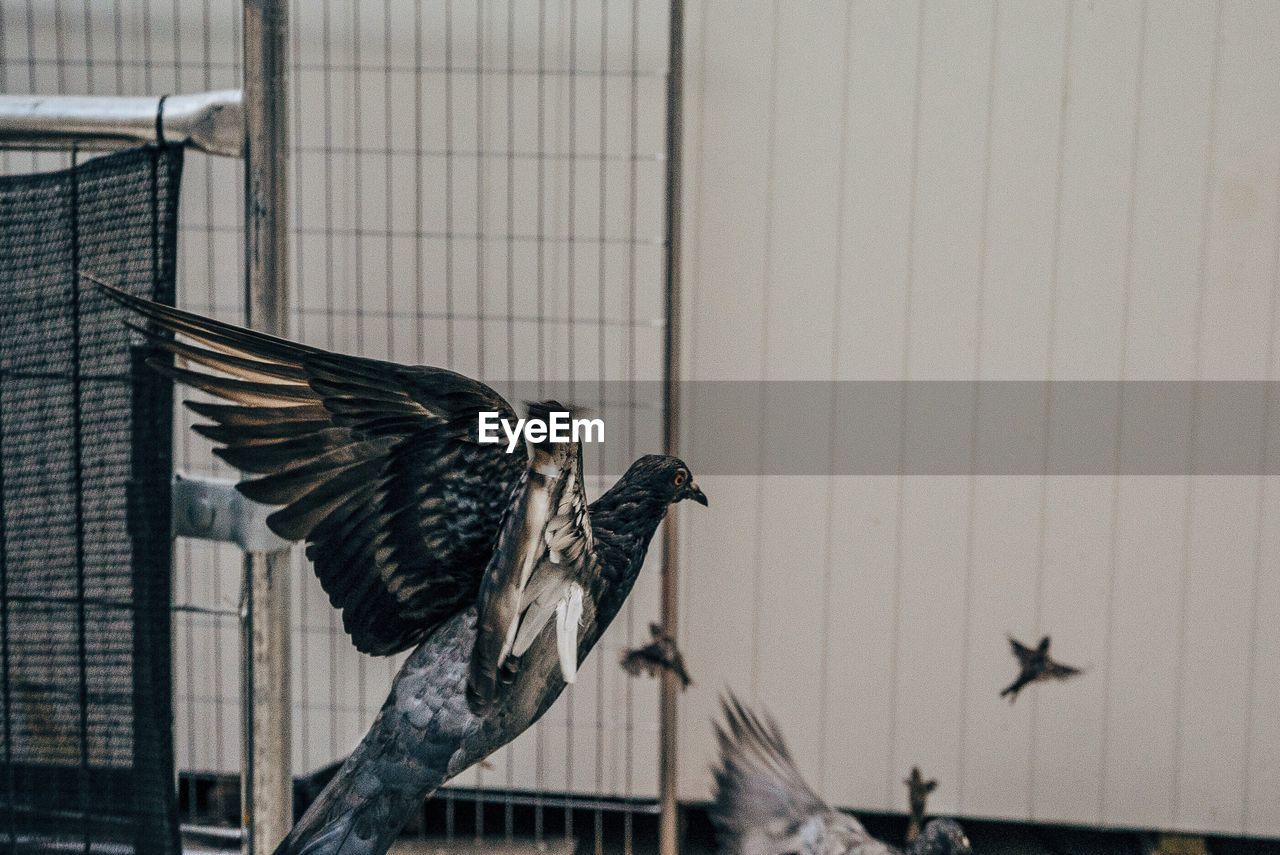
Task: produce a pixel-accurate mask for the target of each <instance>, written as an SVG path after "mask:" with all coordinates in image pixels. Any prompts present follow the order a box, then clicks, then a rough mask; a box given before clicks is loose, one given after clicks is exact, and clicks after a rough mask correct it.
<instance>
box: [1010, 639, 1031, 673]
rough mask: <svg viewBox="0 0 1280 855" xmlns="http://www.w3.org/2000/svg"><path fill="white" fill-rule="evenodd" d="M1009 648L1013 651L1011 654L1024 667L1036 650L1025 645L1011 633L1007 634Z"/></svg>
mask: <svg viewBox="0 0 1280 855" xmlns="http://www.w3.org/2000/svg"><path fill="white" fill-rule="evenodd" d="M1009 649H1010V650H1012V651H1013V655H1014V656H1016V657H1018V662H1019V663H1020V664H1021V665H1023V666H1024V667H1025V666H1026V665H1027V664H1029V663H1030V662H1031V660H1032V659H1033V658H1035V655H1036V652H1035V651H1034V650H1032V649H1031V648H1030V647H1027V646H1026V645H1025V644H1023V643H1022V642H1020V641H1018V639H1016V638H1014V637H1013V636H1012V635H1011V636H1009Z"/></svg>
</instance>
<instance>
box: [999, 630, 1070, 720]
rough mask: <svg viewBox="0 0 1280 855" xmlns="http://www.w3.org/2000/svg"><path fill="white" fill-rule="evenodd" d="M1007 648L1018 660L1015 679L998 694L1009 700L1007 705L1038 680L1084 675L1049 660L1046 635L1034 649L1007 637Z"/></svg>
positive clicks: (1062, 678) (1011, 637) (1067, 666)
mask: <svg viewBox="0 0 1280 855" xmlns="http://www.w3.org/2000/svg"><path fill="white" fill-rule="evenodd" d="M1009 647H1010V649H1011V650H1012V651H1013V655H1014V656H1016V657H1017V658H1018V668H1019V670H1018V676H1017V678H1015V679H1014V681H1013V682H1012V683H1010V684H1009V685H1008V686H1006V687H1005V688H1004V691H1002V692H1001V693H1000V697H1002V698H1004V697H1008V698H1009V703H1013V702H1014V701H1016V700H1017V699H1018V692H1021V691H1022V690H1023V688H1025V687H1026V686H1027V685H1029V684H1031V683H1034V682H1036V681H1038V680H1066V679H1068V678H1069V677H1074V676H1076V675H1077V674H1082V673H1084V672H1083V671H1081V670H1080V669H1079V668H1072V667H1071V666H1070V665H1063V664H1062V663H1061V662H1055V661H1054V660H1053V659H1052V658H1050V656H1049V636H1047V635H1046V636H1045V637H1044V638H1042V639H1040V643H1039V644H1038V645H1036V647H1035V648H1034V649H1032V648H1030V647H1027V646H1026V645H1025V644H1022V643H1020V642H1019V641H1018V640H1017V639H1016V638H1014V637H1013V636H1012V635H1011V636H1009Z"/></svg>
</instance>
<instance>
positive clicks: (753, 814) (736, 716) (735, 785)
mask: <svg viewBox="0 0 1280 855" xmlns="http://www.w3.org/2000/svg"><path fill="white" fill-rule="evenodd" d="M721 707H722V713H723V716H724V725H723V726H721V725H720V724H717V725H716V739H717V741H718V742H719V745H720V762H719V764H718V765H717V766H716V767H715V768H714V769H713V770H712V771H713V774H714V776H715V796H714V802H713V804H712V806H711V818H712V821H713V822H714V823H715V825H716V830H717V832H718V838H719V842H720V852H721V853H722V855H970V853H971V852H972V851H973V850H972V847H971V846H970V844H969V838H968V837H967V836H965V833H964V829H962V828H961V827H960V824H959V823H957V822H955V821H954V820H950V819H935V820H933V821H931V822H930V823H929V824H928V825H926V826H925V827H924V831H923V832H922V833H921V834H920V836H919V837H917V838H916V840H915V841H914V842H912V843H910V844H908V846H907V848H906V849H905V850H898V849H896V848H894V847H892V846H890V845H888V844H886V843H883V842H881V841H879V840H876V839H875V838H874V837H872V836H871V835H870V834H868V833H867V830H866V829H865V828H863V826H862V823H860V822H858V820H856V819H854V818H853V817H852V816H850V815H849V814H846V813H842V812H840V811H838V810H835V809H833V808H832V807H830V806H829V805H828V804H827V803H826V802H825V801H823V800H822V799H821V798H820V797H819V796H818V795H817V794H816V793H814V792H813V790H811V789H810V788H809V785H808V784H807V783H805V780H804V778H803V777H801V775H800V771H799V770H798V769H797V768H796V765H795V761H794V760H793V759H792V758H791V752H790V751H789V750H788V749H787V745H786V742H785V741H784V740H783V738H782V733H781V731H780V730H779V729H778V725H777V723H776V722H774V720H773V718H772V717H771V716H769V715H768V714H767V713H766V714H765V715H763V716H758V715H756V714H755V713H753V712H752V711H750V710H748V709H747V708H746V707H744V706H743V705H742V703H741V702H740V701H739V700H738V699H737V698H736V697H734V696H733V695H732V693H731V694H730V695H729V697H728V699H722V701H721Z"/></svg>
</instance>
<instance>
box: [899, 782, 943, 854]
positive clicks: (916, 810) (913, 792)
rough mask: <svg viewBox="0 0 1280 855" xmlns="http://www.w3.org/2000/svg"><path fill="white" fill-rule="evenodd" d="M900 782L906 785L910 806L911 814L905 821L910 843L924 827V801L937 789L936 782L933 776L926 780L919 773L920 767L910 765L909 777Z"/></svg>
mask: <svg viewBox="0 0 1280 855" xmlns="http://www.w3.org/2000/svg"><path fill="white" fill-rule="evenodd" d="M902 783H904V784H906V785H907V803H908V804H909V805H910V807H911V816H910V818H909V819H908V821H907V842H908V843H912V842H914V841H915V839H916V838H917V837H919V836H920V830H921V829H922V828H924V809H925V802H926V801H928V799H929V794H930V793H932V792H933V791H934V790H936V789H938V782H937V781H935V780H934V779H933V778H930V779H929V780H927V781H926V780H925V779H924V775H921V774H920V767H919V766H912V767H911V777H909V778H904V779H903V781H902Z"/></svg>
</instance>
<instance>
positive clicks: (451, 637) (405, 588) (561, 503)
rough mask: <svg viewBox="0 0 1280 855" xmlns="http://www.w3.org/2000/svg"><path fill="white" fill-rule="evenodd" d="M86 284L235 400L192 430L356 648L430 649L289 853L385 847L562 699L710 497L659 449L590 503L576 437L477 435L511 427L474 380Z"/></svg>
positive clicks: (191, 379) (204, 412)
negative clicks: (536, 440)
mask: <svg viewBox="0 0 1280 855" xmlns="http://www.w3.org/2000/svg"><path fill="white" fill-rule="evenodd" d="M87 278H91V277H87ZM93 281H95V282H97V284H98V285H99V287H101V288H102V289H103V291H104V292H106V293H107V294H108V295H109V296H111V297H113V298H114V299H115V300H116V301H117V302H119V303H121V304H123V305H124V306H125V307H127V308H128V309H130V310H132V311H133V312H135V313H137V315H139V316H140V317H141V318H142V319H144V320H145V321H148V322H150V323H149V325H147V326H146V328H142V327H137V329H138V331H139V332H140V333H141V334H142V335H144V336H145V337H146V338H147V340H148V341H149V342H150V343H151V344H152V345H153V346H154V347H156V348H157V349H159V350H160V351H164V352H167V353H168V354H172V355H173V356H175V357H178V358H179V359H181V360H184V361H185V362H186V364H187V366H188V367H177V366H174V365H173V364H172V363H171V361H170V360H168V359H157V360H155V361H154V364H155V366H156V368H157V369H158V370H160V371H162V372H163V373H165V374H167V375H169V376H170V377H172V378H174V379H175V380H176V381H178V382H180V383H183V384H185V385H187V386H190V387H192V388H194V389H199V390H201V391H203V392H207V393H208V394H210V395H213V396H215V397H217V398H221V399H222V400H223V401H224V402H225V403H218V404H210V403H202V402H194V401H188V402H187V406H188V407H190V408H191V409H192V410H194V411H195V412H196V413H197V414H199V415H201V416H203V417H205V418H207V419H209V420H210V421H211V422H212V424H204V425H198V426H196V427H195V430H196V431H197V432H199V433H201V434H202V435H204V436H207V437H209V438H210V439H212V440H213V441H214V442H215V443H217V444H218V446H219V447H218V448H216V449H215V453H216V454H217V455H218V456H219V457H221V458H222V459H223V460H226V461H227V462H228V463H230V464H231V465H233V466H235V467H237V468H238V469H240V470H242V471H243V472H247V473H251V475H252V476H253V477H248V478H246V479H245V480H242V481H241V482H240V483H239V485H238V488H239V490H240V491H241V492H242V493H244V494H245V495H246V496H248V497H249V498H251V499H254V500H256V501H259V502H263V503H266V504H270V505H276V506H279V508H280V509H279V510H277V511H275V512H274V513H273V514H272V515H271V516H270V517H268V520H267V522H268V525H269V526H270V527H271V529H272V530H273V531H275V532H276V533H277V534H279V535H280V536H281V537H284V538H286V539H289V540H305V541H306V543H307V556H308V557H309V558H310V559H311V560H312V561H313V562H314V564H315V570H316V575H317V576H319V578H320V582H321V585H322V586H323V587H324V589H325V592H326V593H327V594H328V595H329V600H330V602H331V603H332V604H333V605H334V606H335V607H336V608H339V609H341V610H342V617H343V626H344V627H345V628H346V630H347V632H348V633H349V634H350V635H351V638H352V641H353V642H354V643H355V645H356V647H357V648H358V649H359V650H361V651H363V652H366V653H373V654H379V655H387V654H392V653H397V652H399V651H402V650H406V649H408V648H410V647H413V646H415V645H417V649H416V650H414V652H413V653H412V654H411V655H410V656H409V658H408V659H407V660H406V661H405V664H404V665H403V667H402V668H401V670H400V673H399V674H398V675H397V676H396V678H395V681H394V683H393V684H392V688H391V693H390V695H389V696H388V698H387V701H386V703H384V704H383V707H382V710H381V712H380V713H379V714H378V717H377V718H376V719H375V721H374V723H373V726H372V727H371V728H370V730H369V732H368V734H366V736H365V738H364V740H363V741H362V742H361V743H360V745H359V746H358V747H357V748H356V749H355V751H354V752H353V753H352V754H351V756H350V757H348V758H347V760H346V762H345V763H343V764H342V767H341V769H339V770H338V772H337V774H336V775H335V776H334V777H333V778H332V780H331V781H330V782H329V783H328V785H327V786H325V788H324V789H323V791H322V792H321V793H320V795H319V796H318V797H317V798H316V800H315V802H314V803H313V804H312V805H311V807H310V808H309V809H308V810H307V812H306V814H305V815H304V816H303V817H302V819H301V820H300V821H299V822H298V824H297V825H296V826H295V827H294V829H293V831H292V832H290V834H289V835H288V837H286V838H285V840H284V842H283V843H281V844H280V846H279V848H278V849H277V850H276V853H277V855H296V853H303V852H305V853H308V855H381V853H385V852H386V851H387V849H388V848H389V847H390V846H391V843H392V841H394V840H395V838H396V836H397V834H398V832H399V830H400V828H401V827H402V825H403V824H404V823H405V821H406V819H407V817H408V816H409V815H410V814H411V813H412V811H413V810H414V809H415V808H416V807H417V806H420V805H421V804H422V800H423V799H424V798H425V797H427V796H429V795H430V794H431V793H432V792H434V791H435V789H436V788H437V787H439V786H440V785H441V784H442V783H444V782H445V781H446V780H448V779H449V778H450V777H452V776H453V775H456V774H457V773H459V772H461V771H462V770H464V769H466V768H467V767H469V766H471V765H472V764H474V763H476V762H478V761H480V760H481V759H483V758H484V757H487V756H488V755H490V754H492V753H493V752H494V751H495V750H496V749H497V748H499V747H501V746H503V745H505V744H506V743H507V742H510V741H511V740H512V739H514V738H515V737H516V736H518V735H519V734H520V733H521V732H523V731H524V730H525V729H526V728H528V727H529V726H530V725H531V724H533V722H535V721H536V720H537V719H538V718H539V717H540V716H541V715H542V714H543V713H544V712H546V710H547V708H548V707H550V706H551V704H552V702H553V701H555V699H556V698H557V697H558V696H559V695H560V692H561V691H562V690H563V689H564V685H565V676H569V677H570V678H572V674H573V673H574V671H575V670H576V667H577V663H578V662H579V661H581V660H582V659H583V657H585V656H586V655H587V653H588V652H589V651H590V650H591V648H592V647H593V646H594V645H595V643H596V641H597V640H598V639H599V638H600V635H601V633H603V632H604V630H605V629H606V628H607V627H608V625H609V623H610V622H611V621H612V620H613V618H614V617H615V616H616V615H617V613H618V610H619V609H620V608H621V607H622V603H623V601H624V600H625V599H626V597H627V594H628V593H630V591H631V587H632V585H633V584H634V583H635V580H636V576H637V574H638V573H639V572H640V568H641V565H642V564H643V562H644V557H645V553H646V551H647V549H648V546H649V541H650V540H651V539H652V537H653V534H654V532H655V531H656V529H657V527H658V524H659V523H660V522H661V521H662V519H663V517H664V516H665V515H666V512H667V508H668V507H669V506H670V505H671V504H673V503H675V502H679V501H682V500H684V499H693V500H694V501H697V502H700V503H701V504H704V505H705V504H706V497H705V496H704V495H703V493H702V491H701V490H699V489H698V487H697V486H696V485H695V484H694V482H693V478H692V476H691V474H690V472H689V468H688V467H687V466H686V465H685V464H684V463H683V462H682V461H680V460H678V459H676V458H674V457H669V456H665V455H648V456H645V457H642V458H640V459H639V460H637V461H636V462H635V463H633V464H632V465H631V468H630V469H628V470H627V472H626V474H625V475H623V476H622V478H621V479H619V480H618V482H617V483H615V484H614V485H613V487H611V488H610V489H609V490H608V491H607V492H605V494H604V495H602V496H601V497H600V498H598V499H596V500H595V501H594V502H592V503H591V504H590V505H585V500H584V498H583V494H582V485H581V480H580V479H581V449H580V448H579V447H578V446H577V445H576V444H569V445H568V447H561V446H556V447H551V446H545V445H544V446H538V447H535V449H534V454H533V455H532V457H531V456H530V455H529V454H528V452H527V451H526V449H525V448H524V447H519V448H518V449H516V450H515V451H514V452H513V453H510V454H509V453H507V451H506V450H505V448H504V447H503V446H502V445H499V444H486V443H481V442H479V441H478V440H479V437H478V433H479V424H478V423H479V414H480V413H481V412H497V413H499V415H500V417H502V418H505V419H507V420H508V421H511V422H514V421H515V413H514V412H513V411H512V408H511V406H510V404H508V403H507V402H506V401H505V400H503V398H502V397H501V396H500V395H499V394H498V393H497V392H495V391H494V390H493V389H491V388H489V387H488V386H486V385H485V384H483V383H480V382H479V381H476V380H472V379H470V378H467V377H464V376H462V375H460V374H457V373H454V372H452V371H447V370H445V369H442V368H430V367H424V366H405V365H398V364H396V363H392V362H382V361H378V360H374V359H365V358H361V357H354V356H344V355H339V354H335V353H329V352H327V351H324V350H319V349H317V348H313V347H308V346H306V345H301V344H296V343H294V342H291V341H287V340H285V339H281V338H276V337H274V336H269V335H264V334H262V333H257V332H253V331H251V330H247V329H243V328H241V327H237V326H234V325H231V324H225V323H221V322H218V321H214V320H210V319H208V318H203V317H201V316H199V315H194V314H191V313H189V312H183V311H179V310H177V309H173V308H170V307H167V306H161V305H159V304H156V303H152V302H149V301H145V300H139V299H137V298H135V297H132V296H129V295H127V294H125V293H124V292H122V291H119V290H117V289H114V288H112V287H111V286H110V285H107V284H106V283H103V282H100V281H98V280H96V279H94V280H93ZM170 334H173V335H176V336H177V337H178V338H177V339H175V338H173V337H172V336H171V335H170ZM547 406H548V407H550V406H554V405H553V404H548V405H547ZM477 605H478V606H479V608H478V607H477ZM553 616H554V620H552V617H553ZM547 624H551V625H552V626H553V627H554V628H553V629H552V630H551V631H540V630H542V629H543V628H544V627H545V626H546V625H547ZM517 649H519V650H520V651H521V652H522V653H523V655H519V654H517V653H516V650H517ZM473 654H474V655H473ZM473 660H474V661H473ZM468 696H470V700H469V697H468Z"/></svg>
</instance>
